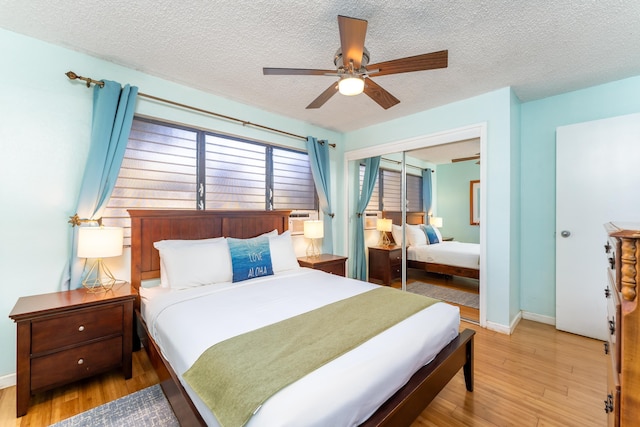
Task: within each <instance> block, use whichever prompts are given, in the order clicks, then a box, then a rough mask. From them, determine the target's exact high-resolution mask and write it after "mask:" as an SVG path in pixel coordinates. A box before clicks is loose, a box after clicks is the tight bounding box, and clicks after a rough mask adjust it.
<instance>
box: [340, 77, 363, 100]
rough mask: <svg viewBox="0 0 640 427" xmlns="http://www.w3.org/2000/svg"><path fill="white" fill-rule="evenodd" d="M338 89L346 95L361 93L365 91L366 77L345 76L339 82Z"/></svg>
mask: <svg viewBox="0 0 640 427" xmlns="http://www.w3.org/2000/svg"><path fill="white" fill-rule="evenodd" d="M338 90H339V91H340V93H341V94H343V95H346V96H354V95H360V94H361V93H362V91H364V79H363V78H361V77H354V76H350V77H343V78H342V79H340V81H339V82H338Z"/></svg>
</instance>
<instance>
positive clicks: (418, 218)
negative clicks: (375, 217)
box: [382, 211, 425, 225]
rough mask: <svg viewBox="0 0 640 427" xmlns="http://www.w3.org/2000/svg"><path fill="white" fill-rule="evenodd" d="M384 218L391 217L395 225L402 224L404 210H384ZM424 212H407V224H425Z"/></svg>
mask: <svg viewBox="0 0 640 427" xmlns="http://www.w3.org/2000/svg"><path fill="white" fill-rule="evenodd" d="M382 217H383V218H389V219H390V220H391V222H392V223H394V224H395V225H402V212H400V211H382ZM424 217H425V215H424V212H407V224H424Z"/></svg>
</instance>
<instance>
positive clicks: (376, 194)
mask: <svg viewBox="0 0 640 427" xmlns="http://www.w3.org/2000/svg"><path fill="white" fill-rule="evenodd" d="M364 170H365V166H364V165H360V194H362V184H363V182H364ZM378 174H379V172H378ZM379 184H380V180H379V179H378V178H377V177H376V183H375V184H374V186H373V192H372V193H371V199H370V200H369V204H368V205H367V208H366V209H365V210H367V211H379V210H381V209H380V185H379ZM358 197H360V195H358Z"/></svg>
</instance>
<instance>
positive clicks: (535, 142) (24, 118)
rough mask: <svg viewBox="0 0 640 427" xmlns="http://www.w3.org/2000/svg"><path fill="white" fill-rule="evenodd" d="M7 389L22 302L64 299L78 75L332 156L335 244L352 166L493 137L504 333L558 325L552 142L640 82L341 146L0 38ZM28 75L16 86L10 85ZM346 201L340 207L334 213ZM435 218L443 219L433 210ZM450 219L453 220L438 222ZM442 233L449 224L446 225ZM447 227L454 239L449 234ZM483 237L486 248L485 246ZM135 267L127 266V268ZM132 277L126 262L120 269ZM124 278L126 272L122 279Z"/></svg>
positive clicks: (213, 122) (507, 96)
mask: <svg viewBox="0 0 640 427" xmlns="http://www.w3.org/2000/svg"><path fill="white" fill-rule="evenodd" d="M0 56H2V57H3V58H5V63H8V64H11V67H10V68H9V67H3V68H0V93H2V94H3V95H2V101H3V102H2V103H0V117H2V120H0V150H1V152H2V153H3V154H2V156H0V170H2V171H3V177H4V178H5V179H3V180H2V183H1V184H0V197H1V198H2V200H3V208H2V219H3V221H0V242H2V243H1V244H0V271H2V272H3V275H4V276H3V281H2V283H1V284H0V314H1V316H0V345H1V346H2V348H3V351H2V352H1V353H0V385H1V384H2V380H3V376H5V375H7V374H11V373H13V372H15V325H14V324H13V322H11V320H9V319H8V317H7V315H8V314H9V311H10V310H11V308H12V307H13V304H14V303H15V301H16V300H17V298H18V297H20V296H24V295H31V294H38V293H45V292H54V291H56V290H58V289H59V282H60V279H61V276H62V271H63V268H64V264H65V262H66V261H67V254H68V252H69V243H68V235H69V226H68V224H67V220H68V217H69V216H70V215H72V214H73V213H74V208H75V202H76V200H75V199H76V195H77V193H78V190H79V186H80V179H81V176H82V173H83V167H84V161H85V158H86V155H87V152H88V140H89V128H90V122H91V91H89V90H88V89H86V87H84V86H83V84H82V83H78V82H72V81H69V80H68V79H67V78H66V77H65V76H64V73H65V72H67V71H69V70H73V71H75V72H77V73H79V74H82V75H87V76H91V77H93V78H98V79H100V78H109V79H111V80H116V81H119V82H122V83H131V84H133V85H137V86H139V88H140V90H141V91H142V92H145V93H149V94H153V95H156V96H160V97H163V98H167V99H172V100H175V101H178V102H183V103H186V104H190V105H194V106H199V107H202V108H205V109H210V110H213V111H216V112H220V113H222V114H227V115H230V116H235V117H239V118H241V119H244V120H248V121H251V122H254V123H260V124H265V125H268V126H270V127H274V128H279V129H283V130H286V131H288V132H292V133H295V134H299V135H314V136H317V137H319V138H325V139H329V141H330V142H335V143H337V148H336V149H335V150H332V151H331V162H332V163H331V168H332V171H335V174H334V177H335V179H333V181H332V202H333V203H334V211H335V212H336V220H335V229H334V242H336V243H335V246H336V249H337V252H338V253H341V249H342V245H340V244H339V242H340V241H341V240H340V239H336V238H335V236H341V235H344V231H345V230H347V226H346V225H347V221H348V219H347V217H348V204H347V203H343V201H345V200H347V197H348V194H347V193H348V190H347V186H345V185H344V182H346V178H347V177H345V176H344V173H343V172H344V171H345V165H344V163H343V161H344V160H343V159H344V152H345V151H346V150H355V149H361V148H366V147H370V146H376V145H380V144H386V143H391V142H395V141H400V140H405V139H408V138H412V137H417V136H421V135H430V134H434V133H437V132H441V131H447V130H450V129H455V128H460V127H465V126H469V125H476V124H479V123H486V126H487V140H486V144H487V146H486V147H485V152H483V155H484V157H483V159H482V162H483V165H484V166H483V167H485V168H486V179H485V184H484V185H486V194H483V201H484V203H486V207H487V218H486V227H487V230H486V234H487V235H486V236H484V238H486V244H487V252H486V254H485V255H486V262H487V269H486V270H487V271H486V275H487V284H486V285H487V292H486V293H487V295H486V298H487V313H486V315H487V320H488V321H490V322H493V323H495V324H498V325H509V324H510V323H511V322H512V321H513V320H514V318H515V317H516V316H517V315H518V313H519V311H520V310H521V309H522V310H525V311H529V312H531V313H536V314H540V315H543V316H550V317H553V316H555V283H554V281H555V271H554V269H555V252H554V250H555V249H554V242H555V241H554V226H555V224H554V222H555V128H556V127H557V126H561V125H566V124H571V123H578V122H583V121H588V120H595V119H601V118H606V117H612V116H617V115H622V114H629V113H635V112H640V76H638V77H634V78H630V79H626V80H621V81H618V82H612V83H608V84H605V85H601V86H596V87H592V88H588V89H584V90H581V91H575V92H571V93H567V94H563V95H558V96H555V97H550V98H546V99H542V100H539V101H533V102H528V103H524V104H521V103H520V102H519V101H518V99H517V98H516V97H515V95H514V94H513V92H512V90H511V89H510V88H503V89H499V90H496V91H493V92H490V93H486V94H484V95H480V96H476V97H473V98H469V99H466V100H463V101H459V102H455V103H452V104H449V105H445V106H442V107H438V108H435V109H432V110H428V111H424V112H421V113H418V114H414V115H411V116H408V117H404V118H400V119H396V120H393V121H389V122H386V123H383V124H380V125H376V126H371V127H369V128H365V129H360V130H358V131H354V132H349V133H346V134H340V133H336V132H333V131H329V130H326V129H322V128H318V127H315V126H313V125H311V124H308V123H304V122H300V121H296V120H291V119H288V118H285V117H282V116H278V115H275V114H272V113H268V112H265V111H262V110H260V109H257V108H255V107H251V106H247V105H244V104H239V103H235V102H232V101H229V100H227V99H223V98H220V97H216V96H213V95H210V94H206V93H204V92H201V91H198V90H196V89H193V88H189V87H186V86H182V85H178V84H175V83H171V82H168V81H165V80H162V79H159V78H156V77H153V76H150V75H147V74H143V73H140V72H138V71H135V70H132V69H128V68H124V67H120V66H117V65H115V64H112V63H110V62H107V61H103V60H99V59H96V58H93V57H90V56H88V55H84V54H81V53H78V52H74V51H71V50H68V49H64V48H60V47H57V46H54V45H50V44H47V43H44V42H40V41H37V40H34V39H31V38H27V37H24V36H20V35H17V34H15V33H11V32H8V31H5V30H0ZM15 70H19V72H15ZM136 111H137V113H138V114H141V115H146V116H151V117H158V118H164V119H168V120H172V121H176V122H180V123H185V124H189V125H193V126H198V127H203V128H207V129H214V130H217V131H219V132H225V133H230V134H235V135H240V136H244V137H248V138H255V139H258V140H262V141H268V142H271V143H275V144H281V145H284V146H289V147H295V148H303V147H304V143H303V142H302V141H299V140H295V139H291V138H288V137H284V136H280V135H276V134H271V133H265V132H263V131H260V130H256V129H253V128H251V127H243V126H239V125H237V124H235V123H231V122H225V121H221V120H217V119H214V118H211V117H209V116H206V115H200V114H195V113H192V112H189V111H182V110H177V109H175V108H171V107H168V106H166V105H163V104H159V103H154V102H150V101H148V100H144V99H140V100H139V101H138V103H137V105H136ZM338 201H340V203H338ZM436 209H437V207H436ZM442 216H443V217H444V214H442ZM445 221H446V217H445ZM445 227H446V225H445ZM481 237H482V236H481ZM125 257H126V255H125ZM123 262H125V263H126V261H123ZM125 267H126V266H125Z"/></svg>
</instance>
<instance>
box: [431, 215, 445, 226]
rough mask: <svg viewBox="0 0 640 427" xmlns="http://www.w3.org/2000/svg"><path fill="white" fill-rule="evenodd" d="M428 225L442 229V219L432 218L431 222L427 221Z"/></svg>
mask: <svg viewBox="0 0 640 427" xmlns="http://www.w3.org/2000/svg"><path fill="white" fill-rule="evenodd" d="M429 224H431V225H433V226H434V227H437V228H442V217H439V216H432V217H431V220H430V221H429Z"/></svg>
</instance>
